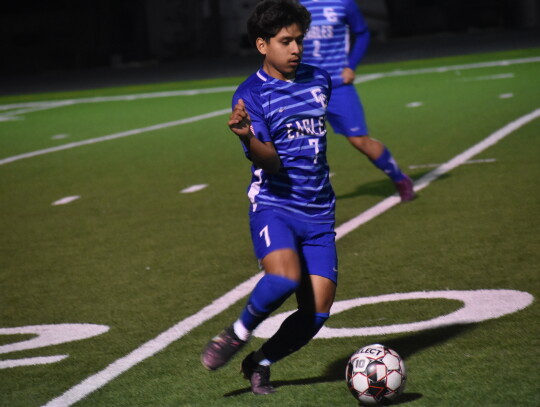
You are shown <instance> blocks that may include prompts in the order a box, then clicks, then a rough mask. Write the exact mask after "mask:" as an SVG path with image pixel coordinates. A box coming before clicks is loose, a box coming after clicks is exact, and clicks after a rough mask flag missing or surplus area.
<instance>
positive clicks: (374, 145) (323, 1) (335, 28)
mask: <svg viewBox="0 0 540 407" xmlns="http://www.w3.org/2000/svg"><path fill="white" fill-rule="evenodd" d="M300 2H301V3H302V4H303V5H304V6H305V7H306V8H307V9H308V10H309V11H310V13H311V18H312V21H311V27H310V29H309V31H308V32H307V34H306V38H305V42H304V45H305V48H304V57H303V62H304V63H306V64H310V65H314V66H318V67H321V68H323V69H325V70H327V71H328V72H329V73H330V75H331V76H332V84H333V92H332V100H331V101H330V104H329V105H328V122H329V123H330V125H331V126H332V128H333V129H334V131H335V132H336V133H339V134H343V135H345V136H346V137H347V140H349V142H350V143H351V144H352V145H353V146H354V147H355V148H356V149H358V150H359V151H360V152H362V153H363V154H364V155H366V156H367V157H368V158H369V159H370V160H371V162H372V163H373V164H374V165H375V166H376V167H377V168H379V169H380V170H381V171H383V172H384V173H385V174H387V175H388V176H389V177H390V179H391V180H392V181H393V182H394V185H395V186H396V188H397V190H398V192H399V194H400V197H401V201H402V202H407V201H410V200H412V199H414V198H415V193H414V189H413V183H412V180H411V179H410V178H409V177H408V176H407V175H405V174H404V173H403V172H402V171H401V170H400V168H399V167H398V165H397V163H396V161H395V160H394V158H393V156H392V154H391V153H390V151H389V150H388V148H386V146H385V145H384V144H382V143H381V142H380V141H378V140H375V139H373V138H371V137H369V135H368V128H367V124H366V120H365V116H364V109H363V107H362V103H361V101H360V98H359V96H358V93H357V92H356V90H355V87H354V85H353V82H354V78H355V72H354V70H355V69H356V67H357V66H358V64H359V63H360V61H361V59H362V57H363V56H364V53H365V52H366V49H367V46H368V43H369V39H370V34H369V31H368V28H367V25H366V23H365V22H364V18H363V17H362V14H361V13H360V10H359V8H358V6H357V5H356V3H355V1H354V0H300ZM350 35H353V36H354V38H355V41H354V43H353V44H352V46H350V41H349V38H350Z"/></svg>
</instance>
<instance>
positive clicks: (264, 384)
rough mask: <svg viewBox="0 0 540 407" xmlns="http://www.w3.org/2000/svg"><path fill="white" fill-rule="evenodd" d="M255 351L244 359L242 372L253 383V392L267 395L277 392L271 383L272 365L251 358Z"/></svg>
mask: <svg viewBox="0 0 540 407" xmlns="http://www.w3.org/2000/svg"><path fill="white" fill-rule="evenodd" d="M252 355H253V352H252V353H250V354H249V355H248V356H247V357H246V358H245V359H244V360H243V361H242V373H243V374H244V378H245V379H247V380H249V381H250V383H251V391H252V392H253V394H257V395H265V394H272V393H275V392H276V389H275V388H274V386H272V383H270V366H262V365H259V364H258V363H256V362H254V361H253V360H252V359H251V356H252Z"/></svg>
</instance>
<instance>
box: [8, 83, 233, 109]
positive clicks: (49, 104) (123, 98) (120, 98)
mask: <svg viewBox="0 0 540 407" xmlns="http://www.w3.org/2000/svg"><path fill="white" fill-rule="evenodd" d="M236 88H237V87H236V86H221V87H217V88H207V89H192V90H176V91H175V90H173V91H165V92H151V93H135V94H131V95H117V96H97V97H91V98H79V99H67V100H49V101H47V100H45V101H39V102H25V103H11V104H8V105H0V110H11V109H20V108H34V109H35V111H37V110H44V109H52V108H55V107H62V106H71V105H75V104H80V103H103V102H129V101H133V100H140V99H156V98H165V97H175V96H195V95H203V94H209V93H223V92H233V91H235V90H236ZM31 111H32V110H28V111H25V110H20V111H17V113H16V114H23V113H29V112H31ZM11 113H13V112H11Z"/></svg>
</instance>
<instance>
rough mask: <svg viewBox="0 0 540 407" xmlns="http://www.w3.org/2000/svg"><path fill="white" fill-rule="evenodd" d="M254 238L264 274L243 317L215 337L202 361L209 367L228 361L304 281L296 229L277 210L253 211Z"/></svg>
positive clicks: (207, 347) (221, 364)
mask: <svg viewBox="0 0 540 407" xmlns="http://www.w3.org/2000/svg"><path fill="white" fill-rule="evenodd" d="M250 226H251V231H252V239H253V243H254V247H255V252H256V255H257V257H259V258H262V260H261V266H262V268H263V270H264V272H265V274H264V276H263V277H262V278H261V279H260V280H259V282H258V283H257V284H256V286H255V288H254V289H253V291H252V292H251V295H250V296H249V299H248V301H247V304H246V306H245V307H244V309H243V310H242V313H241V314H240V317H239V319H238V320H237V321H236V322H234V323H233V324H232V325H231V326H230V327H228V328H225V329H224V330H223V331H222V332H221V333H220V334H218V335H217V336H215V337H214V338H212V340H210V342H208V344H207V345H206V347H205V349H204V350H203V353H202V357H201V361H202V363H203V365H204V366H205V367H206V368H207V369H209V370H215V369H218V368H219V367H221V366H223V365H224V364H226V363H227V362H228V361H229V360H230V359H231V358H232V357H233V356H234V355H235V354H236V353H238V351H239V350H240V349H241V348H242V347H243V346H244V345H245V344H246V343H247V341H248V340H249V338H250V336H251V332H252V331H253V330H254V329H255V328H256V327H257V326H258V325H259V324H260V323H261V322H262V321H263V320H264V319H266V318H267V317H268V315H269V314H270V313H271V312H273V311H274V310H276V309H277V308H278V307H279V306H280V305H281V304H282V303H283V302H284V301H285V300H286V299H287V298H288V297H289V296H290V295H291V294H292V293H294V292H295V291H296V289H297V287H298V285H299V283H300V275H301V266H300V260H299V257H298V254H297V252H296V250H295V249H294V247H295V236H294V232H293V231H292V230H291V229H290V228H289V226H288V225H287V223H286V219H285V220H283V219H282V218H281V217H280V216H279V215H277V214H275V213H274V212H273V211H262V212H260V213H257V214H252V216H251V219H250Z"/></svg>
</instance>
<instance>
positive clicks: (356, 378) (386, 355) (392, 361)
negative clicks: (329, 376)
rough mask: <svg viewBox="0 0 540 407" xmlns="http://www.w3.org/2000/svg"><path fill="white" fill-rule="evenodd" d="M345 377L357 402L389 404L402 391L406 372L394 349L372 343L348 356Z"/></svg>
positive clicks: (374, 404)
mask: <svg viewBox="0 0 540 407" xmlns="http://www.w3.org/2000/svg"><path fill="white" fill-rule="evenodd" d="M345 380H346V381H347V385H348V387H349V390H350V391H351V393H352V395H353V396H354V397H355V398H356V399H357V400H358V401H359V402H360V404H363V405H367V406H378V405H384V404H390V403H391V402H392V401H393V400H395V399H396V398H397V397H398V396H399V395H400V394H401V393H402V392H403V390H404V389H405V383H406V381H407V373H406V371H405V364H404V363H403V360H402V359H401V357H400V356H399V355H398V353H397V352H396V351H395V350H393V349H390V348H388V347H386V346H384V345H380V344H374V345H368V346H364V347H363V348H360V349H359V350H357V351H356V352H355V353H354V354H353V355H352V356H351V357H350V359H349V362H348V363H347V369H346V371H345Z"/></svg>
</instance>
